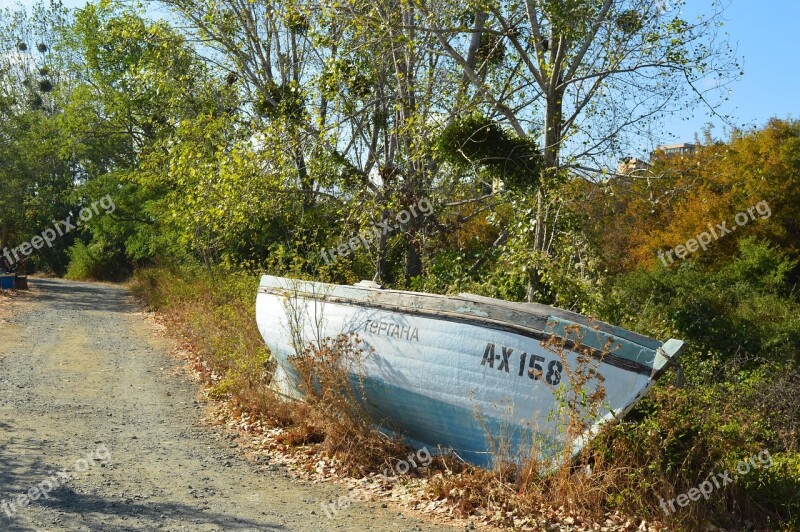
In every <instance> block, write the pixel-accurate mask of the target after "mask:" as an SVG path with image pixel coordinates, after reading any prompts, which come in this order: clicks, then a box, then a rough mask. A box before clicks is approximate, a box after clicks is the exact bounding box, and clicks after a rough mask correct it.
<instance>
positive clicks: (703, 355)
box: [604, 239, 800, 377]
mask: <svg viewBox="0 0 800 532" xmlns="http://www.w3.org/2000/svg"><path fill="white" fill-rule="evenodd" d="M796 267H797V264H796V262H795V261H792V260H790V259H788V258H787V257H786V256H785V255H784V254H783V253H781V252H780V251H779V250H777V249H775V248H773V247H771V246H770V245H769V244H766V243H763V242H762V243H759V242H757V241H755V240H753V239H744V240H742V241H741V242H740V246H739V255H738V256H737V257H735V258H734V259H733V260H731V261H730V262H729V263H728V264H726V265H725V266H723V267H722V268H721V269H719V270H717V271H708V270H703V269H701V268H700V267H698V266H697V265H695V264H693V263H691V262H686V263H684V264H682V265H681V266H680V267H679V268H676V269H674V270H670V269H666V268H659V269H658V270H656V271H654V272H637V273H632V274H629V275H626V276H624V277H622V278H620V280H619V281H618V283H617V287H618V288H617V289H616V290H617V293H616V294H614V295H613V300H614V301H619V302H620V303H619V304H620V305H621V307H620V308H618V309H617V311H616V312H615V311H613V310H612V309H610V308H607V309H605V310H604V312H605V313H606V314H607V315H608V317H609V318H610V319H612V320H614V321H615V322H617V323H619V322H622V321H628V326H631V327H634V328H637V329H640V330H642V331H643V332H647V333H649V334H652V335H655V336H664V335H666V334H672V335H674V336H676V337H680V338H685V339H686V340H688V341H689V342H690V343H691V346H692V352H693V353H695V356H697V357H699V360H698V362H699V364H698V366H697V367H698V368H704V374H705V375H706V377H708V376H709V375H710V373H709V372H716V371H719V370H720V369H721V368H722V367H724V366H725V365H728V364H735V365H736V366H737V367H738V366H739V365H742V366H744V367H751V366H752V365H753V364H756V363H758V362H757V361H759V360H763V359H766V360H776V361H783V362H787V361H794V362H800V349H799V346H800V318H799V316H800V301H798V300H797V294H796V293H795V292H794V291H793V289H792V286H793V284H792V282H791V279H790V276H789V274H790V272H792V271H794V269H795V268H796ZM631 319H635V321H631Z"/></svg>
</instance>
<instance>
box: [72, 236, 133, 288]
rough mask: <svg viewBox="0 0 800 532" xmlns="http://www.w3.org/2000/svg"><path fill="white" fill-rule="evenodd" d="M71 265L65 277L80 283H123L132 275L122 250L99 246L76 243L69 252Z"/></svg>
mask: <svg viewBox="0 0 800 532" xmlns="http://www.w3.org/2000/svg"><path fill="white" fill-rule="evenodd" d="M67 253H68V255H69V265H68V266H67V272H66V274H65V277H66V278H67V279H74V280H78V281H88V280H92V281H122V280H125V279H127V277H128V276H129V275H130V274H131V271H130V269H129V267H130V266H129V263H128V261H127V260H126V257H125V254H124V252H123V251H122V250H120V249H117V250H114V249H108V248H106V247H103V246H102V245H98V244H90V245H88V246H87V245H86V244H84V243H83V242H81V241H78V242H76V243H75V244H73V245H72V247H71V248H69V250H67Z"/></svg>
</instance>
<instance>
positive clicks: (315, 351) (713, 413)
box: [135, 269, 800, 530]
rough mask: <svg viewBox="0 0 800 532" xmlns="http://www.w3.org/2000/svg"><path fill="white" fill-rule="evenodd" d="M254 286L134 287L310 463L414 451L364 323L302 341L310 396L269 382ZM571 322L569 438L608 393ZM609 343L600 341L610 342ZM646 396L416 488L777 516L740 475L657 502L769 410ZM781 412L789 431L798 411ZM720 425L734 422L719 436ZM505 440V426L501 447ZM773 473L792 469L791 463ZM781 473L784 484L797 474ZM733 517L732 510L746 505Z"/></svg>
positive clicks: (434, 499)
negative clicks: (373, 405)
mask: <svg viewBox="0 0 800 532" xmlns="http://www.w3.org/2000/svg"><path fill="white" fill-rule="evenodd" d="M257 286H258V277H257V276H247V275H242V274H238V275H231V276H225V275H219V274H211V273H209V272H203V271H198V270H188V271H174V270H164V269H159V270H151V271H147V272H140V274H139V275H138V276H137V280H136V282H135V287H136V290H137V291H138V293H139V294H140V295H142V296H143V297H144V298H145V299H146V300H147V301H148V302H149V303H150V305H151V306H153V307H155V308H157V309H159V311H160V312H161V313H162V315H163V316H165V317H166V319H167V322H168V326H169V328H170V329H171V330H172V331H173V332H175V333H178V334H179V335H180V336H182V337H183V338H184V340H185V343H186V345H187V348H188V349H189V350H191V351H193V352H194V353H195V354H196V355H197V356H196V358H195V369H196V370H197V371H198V373H200V374H201V375H202V376H203V378H204V379H205V380H206V382H208V383H209V385H210V386H211V387H212V395H213V396H214V397H216V398H219V399H222V400H225V401H229V402H230V403H232V404H233V405H234V409H235V410H236V411H237V412H238V413H239V414H240V415H242V416H243V417H244V418H246V419H248V420H249V421H248V423H251V422H253V420H256V421H255V422H256V423H257V424H263V425H265V426H271V427H280V430H277V429H276V431H277V434H278V435H277V436H276V439H275V442H277V444H278V446H277V447H278V450H279V451H280V452H284V451H283V449H285V448H288V451H287V452H291V449H296V450H297V454H300V455H303V458H306V459H307V462H308V464H307V467H306V469H307V470H313V469H314V468H315V466H314V465H313V464H315V463H316V462H317V461H319V460H321V459H322V458H323V457H325V459H326V460H327V459H328V458H330V459H331V460H332V461H333V462H335V464H336V467H335V469H336V471H337V473H342V472H343V473H345V474H346V475H350V476H352V477H356V478H361V477H362V476H364V475H368V474H369V473H370V472H372V473H377V472H379V471H380V470H381V469H382V467H384V466H385V465H387V464H391V463H392V462H393V461H394V460H396V459H402V458H403V457H404V456H406V455H407V454H408V448H407V447H406V446H405V445H404V444H403V443H402V442H401V441H400V440H399V439H396V438H395V439H392V438H389V437H387V436H385V435H383V434H382V433H380V432H378V431H376V430H375V429H374V428H373V426H372V425H371V423H370V421H369V419H368V416H367V415H366V412H365V411H364V410H363V409H362V405H363V400H362V399H363V397H362V389H361V383H360V381H359V379H357V378H355V379H353V378H352V377H351V376H350V375H359V374H360V372H359V366H360V364H361V363H362V362H363V361H364V360H365V359H366V358H367V357H369V356H371V353H369V352H368V351H366V350H364V349H363V348H362V344H361V342H360V340H359V338H358V337H357V336H339V337H336V338H328V339H327V340H325V341H324V342H322V344H321V345H310V346H305V347H303V348H302V349H300V350H299V351H300V352H299V353H298V355H297V356H296V357H295V358H294V359H293V365H294V366H295V368H296V369H297V371H298V373H299V375H300V387H301V389H302V391H303V393H304V396H305V400H304V401H302V402H292V401H286V400H285V399H284V398H283V397H281V396H280V395H278V394H277V393H275V392H273V391H272V390H271V389H270V388H269V383H270V380H271V378H272V374H273V372H274V369H275V365H274V362H273V361H272V360H271V358H270V356H269V353H268V352H267V350H266V348H265V347H264V343H263V340H262V338H261V336H260V333H259V331H258V329H257V327H256V324H255V319H254V316H253V300H254V294H255V293H256V290H257ZM569 333H570V334H569V335H568V336H571V338H570V340H571V343H570V344H569V345H567V343H566V342H565V340H563V339H558V338H555V337H554V338H552V339H551V340H550V341H549V342H546V343H545V346H546V347H547V348H548V349H549V350H550V351H552V352H553V353H555V354H556V355H558V357H559V359H560V360H561V362H562V365H563V368H564V369H563V373H564V375H565V378H564V379H562V384H561V385H559V386H555V387H553V393H554V394H555V395H556V397H557V398H558V400H557V402H556V404H557V407H556V408H555V409H554V411H553V413H552V414H553V415H555V416H556V417H557V418H558V419H560V420H561V428H562V432H563V433H564V434H566V435H567V439H568V441H574V440H575V439H577V438H579V437H580V436H581V435H583V434H584V433H585V432H586V431H587V430H588V429H589V428H590V426H591V425H592V423H593V420H594V419H596V416H597V414H598V412H599V411H600V410H603V409H604V408H605V404H604V402H605V400H606V397H605V388H604V384H603V378H602V375H600V373H599V372H598V371H597V370H598V366H599V364H600V361H599V360H598V359H597V358H594V357H592V356H590V354H589V353H588V350H586V349H585V348H583V347H582V346H581V343H582V342H581V340H582V339H581V338H579V337H578V331H577V330H572V331H569ZM609 349H610V345H606V349H605V350H604V352H605V353H608V351H609ZM568 350H569V351H577V352H578V353H579V355H580V356H579V357H578V359H577V364H576V365H575V367H572V366H570V364H569V363H568V360H567V357H566V353H567V351H568ZM565 383H569V384H568V385H567V384H565ZM758 389H759V388H757V390H758ZM753 397H754V398H755V399H757V400H758V401H759V402H763V401H764V400H765V399H764V398H763V397H761V396H760V395H757V394H756V395H753ZM645 402H646V403H647V405H646V406H645V408H646V409H649V413H647V414H646V415H645V414H643V413H640V414H638V415H639V416H640V417H639V418H638V419H637V420H630V419H629V420H621V421H616V422H614V423H610V424H608V425H606V426H605V427H604V428H603V429H602V430H600V432H599V434H598V435H597V436H596V437H595V438H594V439H593V440H592V441H591V443H590V444H589V445H586V446H584V447H583V448H582V450H581V452H580V453H578V454H577V456H573V453H572V451H571V447H570V446H566V447H565V450H564V453H563V454H562V455H561V456H560V457H558V458H560V460H558V464H557V467H555V469H553V464H552V463H542V462H540V461H539V460H538V459H537V457H538V456H539V453H538V452H537V451H538V450H537V449H535V448H534V449H531V453H530V456H529V457H528V458H527V459H525V460H522V461H521V462H497V463H496V464H495V466H494V467H493V468H492V469H491V470H485V469H481V468H477V467H473V466H471V465H468V464H465V463H463V462H461V461H459V460H457V459H456V458H453V457H447V458H441V457H440V458H437V459H436V460H435V461H434V462H433V464H431V466H430V467H428V468H427V469H425V472H424V474H425V475H426V476H427V480H425V479H422V480H423V481H424V482H425V483H426V485H427V488H426V494H425V495H420V498H421V499H427V500H428V501H429V502H431V503H435V504H436V505H437V506H439V505H441V506H444V507H447V508H449V509H450V510H451V511H452V512H453V513H454V514H455V515H458V516H467V517H470V518H477V519H478V520H480V521H483V522H486V523H491V524H493V525H496V526H501V527H507V528H516V529H529V530H540V529H546V528H549V527H550V526H551V525H553V524H554V523H555V524H560V526H563V525H564V523H567V528H568V529H570V530H594V529H596V526H600V527H605V529H607V530H632V529H636V528H637V527H639V526H640V525H641V524H642V523H643V522H645V521H646V524H645V525H644V528H643V529H647V530H660V529H663V527H664V526H666V527H668V528H669V529H670V530H695V529H698V527H701V526H704V525H703V524H704V523H709V522H720V521H722V522H724V520H723V519H724V516H726V515H729V514H730V513H731V509H733V511H736V512H737V513H738V514H739V515H740V516H752V517H753V518H754V519H755V518H756V517H758V516H759V515H761V516H765V517H764V519H762V520H760V521H758V520H756V521H754V522H756V523H758V524H759V526H762V525H763V528H767V527H769V528H772V529H780V526H775V523H776V521H774V520H773V518H772V517H770V516H771V515H774V514H772V513H765V511H764V510H763V509H760V508H758V507H757V506H755V505H754V503H753V499H752V497H751V495H749V494H747V493H744V492H743V491H742V490H741V486H743V484H742V483H740V484H739V485H737V486H734V487H732V488H729V489H727V490H720V492H719V493H716V494H715V496H716V499H715V500H714V501H712V502H710V503H709V504H701V503H697V504H693V505H690V506H689V507H687V508H683V509H681V511H680V512H678V513H676V514H673V515H664V514H663V513H662V511H661V509H660V506H659V500H660V498H661V497H663V498H667V499H668V498H670V497H674V496H676V495H677V494H679V493H684V492H685V491H686V490H687V489H688V488H689V487H692V486H696V485H697V484H698V482H699V479H702V478H703V476H704V475H708V474H711V473H712V472H714V471H721V467H723V465H724V464H726V463H727V464H729V463H730V459H731V457H733V458H735V459H741V458H742V457H743V454H744V451H743V450H745V449H746V450H747V452H757V451H758V448H757V447H756V446H758V445H761V444H760V443H758V442H757V440H756V439H755V438H753V437H751V436H749V434H751V432H748V431H749V430H750V428H752V427H757V424H758V423H761V422H762V421H760V419H761V418H760V417H759V414H758V412H755V411H752V412H750V413H749V414H748V415H747V416H744V415H743V414H742V409H741V408H740V407H737V405H736V404H734V403H733V402H731V403H730V405H728V404H725V403H724V402H721V401H720V399H719V398H718V397H717V396H715V395H713V394H706V393H698V392H696V391H692V390H677V389H674V388H671V387H658V388H657V389H655V390H654V391H653V392H652V393H651V394H650V396H649V397H648V399H647V400H646V401H645ZM773 402H774V401H773ZM784 402H785V401H784ZM781 404H783V403H781ZM787 404H788V403H787ZM791 405H794V403H791ZM791 405H790V406H791ZM783 410H785V411H786V416H788V417H791V413H792V412H794V410H792V409H790V408H789V407H788V406H786V405H783ZM790 421H791V420H790ZM737 423H738V424H739V425H740V426H737V425H736V424H737ZM786 426H787V427H788V428H787V431H788V432H791V435H792V436H794V433H793V432H792V431H793V430H794V428H795V427H796V423H795V422H794V421H791V423H787V424H786ZM717 427H728V428H729V429H730V430H731V432H730V433H728V434H727V435H725V436H723V435H719V436H717V435H716V434H714V432H713V431H714V430H716V428H717ZM731 427H734V428H735V430H734V429H732V428H731ZM753 434H755V433H754V432H753ZM509 440H510V438H509ZM502 441H503V438H502V437H501V438H499V439H498V442H499V443H498V449H497V450H498V451H502ZM272 448H274V447H272ZM500 454H501V455H502V453H500ZM790 464H791V462H790ZM787 467H789V466H787ZM798 477H800V475H799V476H798ZM787 478H788V477H787ZM754 479H755V477H754ZM778 481H779V482H784V479H783V477H781V478H778ZM784 484H785V486H786V489H788V490H790V491H791V489H794V488H793V486H796V484H792V483H791V482H784ZM630 516H636V518H635V519H634V518H631V517H630ZM737 519H738V521H736V520H732V521H731V522H734V523H735V522H742V520H743V519H744V517H737Z"/></svg>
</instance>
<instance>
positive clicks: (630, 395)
mask: <svg viewBox="0 0 800 532" xmlns="http://www.w3.org/2000/svg"><path fill="white" fill-rule="evenodd" d="M256 320H257V323H258V327H259V330H260V331H261V334H262V335H263V337H264V340H265V342H266V344H267V346H268V347H269V349H270V351H271V354H272V356H273V357H274V359H275V361H276V362H277V365H278V369H277V371H276V375H275V379H274V385H275V386H277V387H278V388H279V389H281V391H282V392H283V393H285V394H288V395H291V396H295V397H297V396H298V395H299V388H298V382H299V381H298V374H297V371H296V370H295V368H294V367H293V366H292V357H293V356H295V355H296V354H297V353H298V351H299V350H301V349H303V348H304V347H306V346H309V345H311V344H314V343H316V344H317V345H319V343H320V342H321V341H323V339H325V338H334V337H337V336H339V335H340V334H353V335H358V337H359V338H360V340H361V347H363V348H364V349H365V350H367V351H369V355H368V356H366V357H365V358H364V360H363V362H362V363H361V364H359V369H358V371H359V373H360V375H352V377H353V382H354V383H356V382H357V383H358V385H359V386H361V387H363V388H362V390H359V393H358V394H356V395H357V396H359V397H363V398H364V404H363V405H362V406H363V407H364V408H365V410H366V411H367V412H368V414H369V416H370V417H371V418H372V420H374V422H375V424H376V425H377V426H379V427H380V428H382V429H384V430H386V431H392V432H395V433H400V434H402V435H403V436H404V437H405V438H406V439H407V440H408V442H409V443H410V444H411V445H413V446H416V447H418V448H421V447H423V446H425V447H427V448H428V449H430V450H432V449H442V450H447V451H449V452H453V453H455V454H457V455H458V456H460V457H461V458H463V459H464V460H466V461H468V462H471V463H474V464H476V465H482V466H488V465H491V464H492V463H493V462H494V461H495V460H496V459H498V458H500V459H503V460H519V459H520V458H522V457H533V458H535V459H538V460H542V461H546V460H556V461H557V460H559V459H560V458H561V457H563V456H564V451H565V450H568V452H569V453H570V454H575V453H577V452H579V451H580V449H581V448H582V447H583V445H584V444H585V443H586V442H587V441H588V439H589V438H591V436H592V435H593V434H595V433H596V432H597V430H598V429H599V428H600V426H602V424H603V423H606V422H608V421H610V420H612V419H615V418H618V417H620V416H622V415H624V414H625V413H626V412H627V411H628V410H629V409H630V408H631V407H632V406H633V405H634V404H635V403H636V402H637V401H638V400H640V399H641V398H642V397H643V396H644V395H645V394H646V393H647V392H648V390H649V389H650V388H651V387H652V386H653V384H654V383H655V381H656V379H657V378H658V377H659V376H660V375H661V374H662V373H663V372H664V371H665V370H666V369H667V368H668V367H669V366H670V364H671V363H672V362H673V361H674V360H675V358H676V357H677V356H678V355H679V353H680V351H681V350H682V348H683V342H681V341H680V340H674V339H671V340H668V341H666V342H664V343H663V344H662V343H661V342H658V341H656V340H653V339H651V338H647V337H645V336H641V335H639V334H636V333H633V332H630V331H626V330H624V329H621V328H619V327H615V326H613V325H609V324H607V323H603V322H599V321H592V320H590V319H588V318H586V317H585V316H582V315H580V314H576V313H573V312H568V311H565V310H561V309H557V308H554V307H550V306H546V305H541V304H535V303H511V302H507V301H501V300H497V299H492V298H487V297H481V296H475V295H471V294H459V295H458V296H441V295H434V294H425V293H417V292H407V291H399V290H384V289H381V288H380V287H378V286H377V285H375V284H374V283H371V282H366V281H365V282H362V283H359V284H357V285H354V286H341V285H333V284H325V283H316V282H309V281H300V280H295V279H288V278H282V277H273V276H268V275H267V276H264V277H263V278H262V279H261V285H260V287H259V291H258V297H257V301H256ZM553 344H555V345H558V346H560V347H558V348H554V347H553ZM587 361H588V362H587ZM587 365H588V366H591V368H592V369H593V370H594V372H595V373H594V374H591V373H590V372H586V371H583V373H578V372H579V371H581V368H586V367H587ZM579 375H583V376H584V377H582V378H581V379H580V380H581V382H582V384H581V386H582V390H579V393H578V395H582V394H583V393H585V394H586V395H587V396H591V395H592V394H593V393H594V392H595V391H597V389H598V387H600V386H602V393H601V394H596V396H598V397H601V404H600V405H599V407H598V406H597V405H595V408H589V407H588V406H586V405H584V406H586V409H587V410H586V412H585V413H586V414H587V415H590V416H591V419H589V420H588V423H586V426H585V430H583V432H582V433H581V434H579V435H578V436H577V437H575V435H574V434H573V435H569V434H568V432H569V431H568V430H566V425H565V420H564V415H562V414H563V412H562V410H563V409H560V408H559V405H563V404H564V403H565V402H566V401H567V400H568V399H567V398H568V397H569V396H570V395H569V394H570V393H573V395H574V392H575V384H576V382H577V381H578V380H579V378H578V376H579ZM586 375H589V376H591V377H592V378H589V379H586V382H583V380H584V379H585V376H586ZM571 378H572V379H573V380H574V381H575V382H571ZM354 385H355V384H354ZM573 402H574V401H573ZM578 408H580V407H578Z"/></svg>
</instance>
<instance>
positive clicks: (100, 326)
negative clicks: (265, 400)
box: [0, 280, 447, 531]
mask: <svg viewBox="0 0 800 532" xmlns="http://www.w3.org/2000/svg"><path fill="white" fill-rule="evenodd" d="M32 288H33V290H32V293H31V294H29V295H28V296H26V297H25V298H24V299H23V300H19V299H18V300H15V301H14V303H12V304H11V307H9V303H8V300H6V299H0V306H5V307H6V308H5V309H2V308H0V530H70V531H72V530H191V531H195V530H379V531H383V530H387V531H388V530H391V531H398V530H447V529H446V528H444V527H442V526H441V525H434V524H430V523H428V524H426V523H422V522H420V521H418V520H416V519H415V518H414V517H413V516H411V515H403V514H402V513H400V512H398V511H397V510H396V509H394V510H392V509H391V508H382V507H381V506H382V505H381V503H379V502H368V503H354V505H353V506H352V507H350V508H349V509H347V510H345V511H342V512H340V513H339V514H338V515H337V516H336V517H335V518H333V519H331V518H329V517H326V515H325V514H324V513H323V512H322V510H321V507H320V504H321V503H323V502H327V501H328V500H331V499H335V498H337V497H339V496H340V495H342V494H343V493H344V492H343V491H342V488H339V487H337V486H321V485H313V484H305V483H301V482H299V481H296V480H291V479H290V478H288V475H287V474H286V472H285V471H283V470H281V469H280V468H278V467H275V466H271V465H269V462H268V461H267V462H266V463H260V464H254V463H251V462H249V461H247V460H245V459H244V458H242V457H240V455H239V454H237V452H236V449H235V448H232V445H235V444H232V443H231V442H230V440H229V439H227V438H225V437H224V435H222V434H220V433H217V432H216V431H215V430H214V429H209V428H205V427H204V426H202V425H201V424H200V423H198V420H199V418H200V409H201V406H200V404H199V403H198V401H197V394H198V388H197V386H196V385H195V384H194V383H192V382H191V381H190V380H189V379H188V378H186V377H182V376H181V372H180V371H178V366H179V361H178V360H176V359H175V358H174V357H170V356H168V355H167V353H168V351H169V349H170V345H169V343H168V341H167V340H165V339H163V338H162V337H160V336H159V335H157V334H155V332H154V328H153V325H152V324H151V323H150V322H149V321H148V320H145V319H144V318H143V314H142V313H141V309H140V307H139V306H138V305H137V304H136V302H135V300H133V298H132V297H131V296H130V295H129V294H128V293H127V292H126V291H125V290H124V289H122V288H120V287H118V286H113V285H106V284H86V283H75V282H67V281H61V280H34V281H33V282H32ZM9 309H10V312H9ZM4 311H5V315H3V313H4ZM23 494H25V495H24V497H23ZM34 499H35V500H34ZM26 502H27V504H25V503H26Z"/></svg>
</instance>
